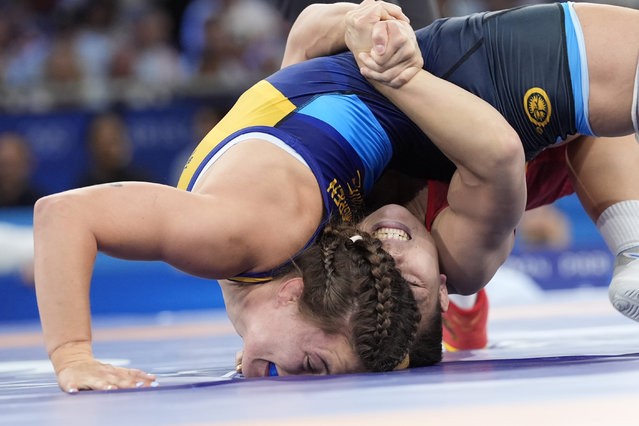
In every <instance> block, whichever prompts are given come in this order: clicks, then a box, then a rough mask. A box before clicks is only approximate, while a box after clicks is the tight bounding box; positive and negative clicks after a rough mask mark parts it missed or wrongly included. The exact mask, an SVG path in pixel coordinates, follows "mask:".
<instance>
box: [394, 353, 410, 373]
mask: <svg viewBox="0 0 639 426" xmlns="http://www.w3.org/2000/svg"><path fill="white" fill-rule="evenodd" d="M409 365H410V355H409V354H406V356H405V357H404V359H403V360H402V362H400V363H399V364H397V367H395V368H393V370H405V369H407V368H408V366H409Z"/></svg>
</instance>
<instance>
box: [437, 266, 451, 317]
mask: <svg viewBox="0 0 639 426" xmlns="http://www.w3.org/2000/svg"><path fill="white" fill-rule="evenodd" d="M449 303H450V299H449V298H448V287H446V275H444V274H440V275H439V306H440V307H441V308H442V312H446V311H447V310H448V304H449Z"/></svg>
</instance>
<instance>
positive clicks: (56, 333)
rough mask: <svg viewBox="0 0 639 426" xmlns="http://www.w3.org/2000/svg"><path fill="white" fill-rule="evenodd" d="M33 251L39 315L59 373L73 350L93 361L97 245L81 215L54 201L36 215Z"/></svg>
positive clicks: (46, 201) (45, 201) (41, 205)
mask: <svg viewBox="0 0 639 426" xmlns="http://www.w3.org/2000/svg"><path fill="white" fill-rule="evenodd" d="M34 246H35V253H34V255H35V257H34V268H35V271H34V272H35V281H36V293H37V299H38V309H39V311H40V318H41V321H42V329H43V333H44V340H45V345H46V350H47V353H48V354H49V356H50V357H51V360H52V362H53V364H54V368H55V369H56V372H57V371H59V370H60V368H62V364H64V362H65V359H67V358H68V356H72V354H73V353H74V350H72V348H71V347H72V346H75V347H76V349H81V350H80V353H82V354H84V355H89V356H90V355H91V352H90V342H91V318H90V307H89V286H90V282H91V273H92V269H93V263H94V261H95V256H96V253H97V244H96V239H95V237H94V236H93V235H92V233H91V232H90V230H89V229H87V227H86V226H83V219H82V212H81V211H78V209H77V208H74V206H73V205H69V204H67V203H62V202H60V200H59V199H56V198H51V197H49V198H46V199H43V200H41V201H39V202H38V203H37V204H36V208H35V210H34ZM67 344H70V345H67ZM65 345H67V348H66V349H64V348H63V346H65ZM87 348H88V349H87ZM63 352H64V353H65V355H62V353H63Z"/></svg>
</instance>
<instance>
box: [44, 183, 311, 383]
mask: <svg viewBox="0 0 639 426" xmlns="http://www.w3.org/2000/svg"><path fill="white" fill-rule="evenodd" d="M235 180H236V181H238V180H240V178H239V177H238V178H236V179H235ZM221 186H225V187H227V186H231V185H221ZM253 186H254V187H256V194H253V193H252V192H251V193H248V191H249V190H246V191H243V192H240V191H236V189H237V188H230V189H229V191H228V192H224V190H220V191H218V192H217V193H216V195H215V196H213V195H203V194H195V193H190V192H186V191H182V190H178V189H175V188H172V187H169V186H164V185H157V184H149V183H134V182H127V183H123V184H115V185H99V186H95V187H89V188H82V189H78V190H73V191H68V192H65V193H61V194H57V195H54V196H49V197H46V198H43V199H42V200H40V201H38V203H37V204H36V207H35V211H34V238H35V279H36V291H37V298H38V307H39V310H40V317H41V321H42V327H43V332H44V338H45V344H46V349H47V352H48V354H49V356H50V358H51V361H52V363H53V365H54V368H55V371H56V373H57V374H58V379H59V383H60V386H61V387H62V388H63V389H64V390H69V389H71V388H75V389H78V388H91V389H106V388H107V387H108V386H109V385H111V386H115V387H132V386H134V385H135V383H136V382H137V381H138V380H139V379H140V374H138V373H131V372H130V371H128V370H124V371H120V370H118V371H114V368H113V367H111V366H103V365H102V364H99V363H97V361H95V360H94V359H93V355H92V352H91V318H90V307H89V287H90V281H91V275H92V270H93V264H94V261H95V257H96V254H97V252H98V251H102V252H104V253H107V254H109V255H112V256H115V257H119V258H124V259H133V260H162V261H165V262H167V263H170V264H171V265H173V266H175V267H177V268H179V269H181V270H183V271H185V272H187V273H190V274H193V275H198V276H202V277H208V278H228V277H230V276H233V275H235V274H238V273H241V272H244V271H249V270H252V269H253V268H262V267H264V268H266V267H268V266H275V263H276V261H277V260H279V261H280V262H281V261H282V259H281V257H284V259H286V255H291V254H293V253H294V250H295V247H294V246H295V245H299V246H300V247H301V246H302V245H303V243H300V239H299V238H302V239H303V238H304V237H305V234H304V232H300V228H299V227H296V224H297V222H295V221H293V220H291V217H293V218H295V215H294V214H293V213H292V212H291V211H284V213H282V211H281V210H282V209H284V208H285V206H286V204H284V203H282V204H283V205H284V206H282V205H280V204H278V203H277V202H279V201H282V200H279V199H277V193H275V194H273V193H269V192H268V188H264V187H261V186H260V184H259V182H258V183H255V184H254V185H253ZM277 188H279V187H277V186H276V190H277ZM277 192H279V191H277ZM212 193H213V192H209V194H212ZM262 193H263V194H265V195H264V196H265V197H270V198H271V199H276V202H275V203H273V204H269V203H268V202H267V200H264V199H262V198H260V197H261V195H260V194H262ZM233 194H235V196H233ZM238 194H241V196H237V195H238ZM254 203H258V204H254ZM255 205H260V206H262V207H263V209H261V210H260V215H256V214H255V208H254V207H255ZM278 205H279V206H280V207H279V209H278V210H277V211H276V210H275V209H276V207H277V206H278ZM271 213H273V214H271ZM274 213H282V214H279V215H276V214H274ZM298 216H300V215H298ZM279 217H282V222H278V220H279V219H278V218H279ZM287 219H288V220H287ZM284 220H287V221H286V222H284ZM265 221H268V222H269V223H270V224H271V225H272V226H269V227H265V226H264V222H265ZM288 229H293V231H292V232H296V233H298V234H301V237H292V236H291V235H288V234H287V232H288ZM282 232H283V233H284V234H282ZM310 232H311V231H308V233H309V236H310ZM307 237H308V236H307ZM296 238H298V240H296ZM290 241H293V243H292V245H291V246H287V245H286V244H291V243H290ZM291 251H293V253H291ZM265 270H266V269H265ZM131 376H133V377H131ZM145 383H147V382H145ZM147 384H148V383H147Z"/></svg>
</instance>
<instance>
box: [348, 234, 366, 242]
mask: <svg viewBox="0 0 639 426" xmlns="http://www.w3.org/2000/svg"><path fill="white" fill-rule="evenodd" d="M363 239H364V238H362V236H361V235H353V236H352V237H351V241H352V242H355V241H359V240H363Z"/></svg>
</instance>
